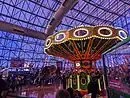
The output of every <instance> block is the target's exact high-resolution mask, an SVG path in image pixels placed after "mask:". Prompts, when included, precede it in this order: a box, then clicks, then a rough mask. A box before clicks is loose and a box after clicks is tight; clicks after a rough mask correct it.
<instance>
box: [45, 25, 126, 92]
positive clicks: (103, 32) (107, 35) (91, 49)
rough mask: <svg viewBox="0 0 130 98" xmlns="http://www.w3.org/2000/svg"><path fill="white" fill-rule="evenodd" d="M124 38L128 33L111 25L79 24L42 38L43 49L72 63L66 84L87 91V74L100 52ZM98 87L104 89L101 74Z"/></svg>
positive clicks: (94, 66)
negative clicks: (44, 39) (43, 41)
mask: <svg viewBox="0 0 130 98" xmlns="http://www.w3.org/2000/svg"><path fill="white" fill-rule="evenodd" d="M126 38H127V32H126V31H125V30H123V29H121V28H114V27H111V26H79V27H76V28H72V29H70V30H64V31H59V32H58V33H56V34H53V35H50V36H49V37H48V38H47V39H46V41H45V48H44V52H45V53H46V54H48V55H52V56H56V57H61V58H64V59H67V60H69V61H71V62H72V63H74V69H75V70H74V71H73V74H72V75H70V77H69V79H68V87H72V88H73V89H77V90H79V91H80V92H82V93H87V86H88V83H89V82H90V75H89V73H91V72H94V71H95V69H96V61H97V60H99V59H101V57H102V54H103V53H104V52H106V51H108V50H109V49H110V48H112V47H113V46H115V45H116V44H117V43H119V42H121V41H122V40H124V39H126ZM98 85H99V90H100V91H102V90H106V85H105V79H104V75H102V78H100V79H99V80H98Z"/></svg>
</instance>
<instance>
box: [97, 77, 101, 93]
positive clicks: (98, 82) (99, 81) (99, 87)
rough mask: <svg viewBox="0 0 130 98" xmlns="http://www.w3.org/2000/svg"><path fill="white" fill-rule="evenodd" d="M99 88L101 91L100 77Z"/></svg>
mask: <svg viewBox="0 0 130 98" xmlns="http://www.w3.org/2000/svg"><path fill="white" fill-rule="evenodd" d="M98 85H99V90H100V91H101V85H100V79H98Z"/></svg>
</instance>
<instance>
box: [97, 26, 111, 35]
mask: <svg viewBox="0 0 130 98" xmlns="http://www.w3.org/2000/svg"><path fill="white" fill-rule="evenodd" d="M101 30H107V31H109V34H102V33H101ZM98 34H99V35H101V36H103V37H109V36H111V35H112V30H111V29H110V28H107V27H102V28H99V29H98Z"/></svg>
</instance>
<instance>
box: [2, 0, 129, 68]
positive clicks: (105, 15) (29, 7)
mask: <svg viewBox="0 0 130 98" xmlns="http://www.w3.org/2000/svg"><path fill="white" fill-rule="evenodd" d="M64 1H65V0H0V22H2V21H4V22H7V23H9V24H15V25H18V26H22V27H24V28H29V29H31V30H34V31H39V32H38V33H41V34H42V33H45V30H46V28H47V25H48V24H49V23H50V21H51V19H52V17H53V16H54V14H55V12H56V11H57V10H58V9H59V7H60V6H61V4H62V3H63V2H64ZM129 5H130V1H129V0H78V3H77V4H75V6H74V7H73V8H71V10H70V11H69V12H68V13H67V14H66V15H65V16H64V18H63V20H62V22H61V23H60V25H59V26H57V27H56V29H55V32H56V31H59V30H64V29H65V30H66V29H70V28H73V27H75V26H79V25H112V26H115V27H122V28H124V29H125V30H127V31H128V32H129V34H130V29H129V28H130V6H129ZM0 40H1V41H0V66H10V60H11V58H14V57H16V58H17V57H19V58H24V59H25V60H26V61H27V62H31V63H34V64H36V66H42V65H43V63H44V61H45V58H46V55H45V54H44V53H43V50H44V49H43V48H44V46H43V45H44V40H40V39H36V38H31V37H26V36H22V35H16V34H12V33H10V32H5V31H3V30H0Z"/></svg>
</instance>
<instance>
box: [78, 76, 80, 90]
mask: <svg viewBox="0 0 130 98" xmlns="http://www.w3.org/2000/svg"><path fill="white" fill-rule="evenodd" d="M77 85H78V88H77V90H78V91H79V90H80V84H79V75H77Z"/></svg>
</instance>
